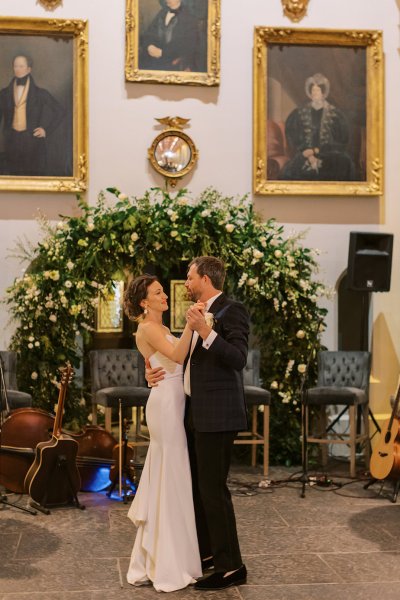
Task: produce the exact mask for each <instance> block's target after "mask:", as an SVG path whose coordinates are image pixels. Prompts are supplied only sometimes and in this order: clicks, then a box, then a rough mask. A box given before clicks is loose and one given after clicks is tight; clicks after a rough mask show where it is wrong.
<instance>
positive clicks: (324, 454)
mask: <svg viewBox="0 0 400 600" xmlns="http://www.w3.org/2000/svg"><path fill="white" fill-rule="evenodd" d="M327 422H328V420H327V417H326V407H325V406H322V407H321V412H320V414H319V426H320V432H319V435H320V436H321V437H326V435H325V432H326V428H327ZM320 448H321V459H322V464H323V466H324V467H326V465H327V464H328V444H320Z"/></svg>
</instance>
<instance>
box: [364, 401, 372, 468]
mask: <svg viewBox="0 0 400 600" xmlns="http://www.w3.org/2000/svg"><path fill="white" fill-rule="evenodd" d="M362 416H363V422H364V435H365V436H366V439H365V445H364V460H365V466H366V467H367V469H369V461H370V457H371V440H370V439H369V413H368V404H365V405H364V406H363V407H362Z"/></svg>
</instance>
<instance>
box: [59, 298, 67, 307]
mask: <svg viewBox="0 0 400 600" xmlns="http://www.w3.org/2000/svg"><path fill="white" fill-rule="evenodd" d="M60 300H61V304H62V305H63V306H67V304H68V300H67V298H66V297H65V296H61V298H60Z"/></svg>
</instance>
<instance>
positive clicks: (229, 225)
mask: <svg viewBox="0 0 400 600" xmlns="http://www.w3.org/2000/svg"><path fill="white" fill-rule="evenodd" d="M225 229H226V230H227V232H228V233H232V231H233V230H234V229H235V226H234V224H233V223H227V224H226V225H225Z"/></svg>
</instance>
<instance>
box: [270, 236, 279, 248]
mask: <svg viewBox="0 0 400 600" xmlns="http://www.w3.org/2000/svg"><path fill="white" fill-rule="evenodd" d="M269 243H270V246H278V244H279V242H278V240H275V239H274V238H272V240H270V242H269Z"/></svg>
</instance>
